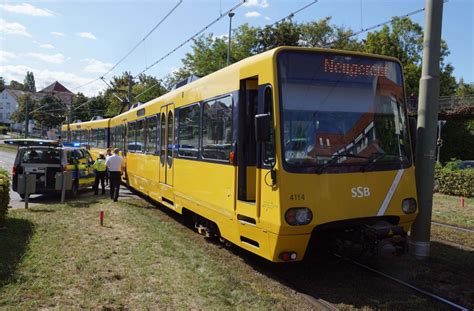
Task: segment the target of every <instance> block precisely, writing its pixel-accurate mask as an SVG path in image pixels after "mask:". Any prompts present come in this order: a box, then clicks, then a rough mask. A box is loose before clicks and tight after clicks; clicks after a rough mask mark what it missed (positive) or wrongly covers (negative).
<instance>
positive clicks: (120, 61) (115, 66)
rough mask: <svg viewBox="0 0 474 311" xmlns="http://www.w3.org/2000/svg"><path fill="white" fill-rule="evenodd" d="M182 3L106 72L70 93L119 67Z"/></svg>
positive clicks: (180, 1) (180, 0)
mask: <svg viewBox="0 0 474 311" xmlns="http://www.w3.org/2000/svg"><path fill="white" fill-rule="evenodd" d="M182 2H183V0H179V2H178V3H177V4H176V5H175V6H174V7H173V8H172V9H171V10H170V11H169V12H168V13H167V14H166V15H165V16H164V17H163V18H162V19H161V20H160V21H159V22H158V23H157V24H156V25H155V26H154V27H153V28H152V29H151V30H150V31H149V32H148V33H147V34H146V35H145V37H143V39H141V40H140V41H138V43H137V44H135V46H134V47H133V48H132V49H131V50H130V51H128V52H127V54H125V55H124V56H123V57H122V58H121V59H120V60H119V61H118V62H117V63H116V64H115V65H113V66H112V67H111V68H110V69H109V70H108V71H107V72H105V73H104V74H103V75H101V76H99V77H97V78H95V79H94V80H91V81H89V82H86V83H84V84H81V85H79V86H77V87H75V88H73V89H71V90H72V91H75V90H78V89H81V88H83V87H85V86H88V85H90V84H92V83H95V82H97V81H99V80H100V79H101V78H103V77H105V76H106V75H107V74H109V73H111V72H112V71H113V70H114V69H115V68H117V66H118V65H120V64H121V63H122V62H123V61H124V60H125V59H126V58H127V57H128V56H130V54H132V53H133V52H134V51H135V50H136V49H137V48H138V47H139V46H140V44H142V43H143V42H145V40H146V39H147V38H148V37H149V36H150V35H151V34H152V33H153V32H154V31H155V30H156V29H157V28H158V27H159V26H160V25H161V24H162V23H163V22H164V21H165V20H166V19H167V18H168V17H169V16H170V15H171V14H172V13H173V12H174V11H175V10H176V9H177V8H178V6H180V5H181V3H182Z"/></svg>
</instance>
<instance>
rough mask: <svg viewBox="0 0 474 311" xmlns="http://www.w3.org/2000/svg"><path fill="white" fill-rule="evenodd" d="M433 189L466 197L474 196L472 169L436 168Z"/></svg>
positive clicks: (473, 172) (473, 173)
mask: <svg viewBox="0 0 474 311" xmlns="http://www.w3.org/2000/svg"><path fill="white" fill-rule="evenodd" d="M435 191H436V192H439V193H442V194H448V195H455V196H463V197H467V198H472V197H474V170H472V169H464V170H450V169H447V168H436V171H435Z"/></svg>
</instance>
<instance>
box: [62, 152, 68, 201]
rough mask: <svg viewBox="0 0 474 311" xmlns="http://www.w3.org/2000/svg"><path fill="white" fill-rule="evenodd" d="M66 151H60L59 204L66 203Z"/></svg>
mask: <svg viewBox="0 0 474 311" xmlns="http://www.w3.org/2000/svg"><path fill="white" fill-rule="evenodd" d="M66 167H67V158H66V151H64V150H63V151H61V204H64V202H65V201H66Z"/></svg>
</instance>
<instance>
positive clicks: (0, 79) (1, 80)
mask: <svg viewBox="0 0 474 311" xmlns="http://www.w3.org/2000/svg"><path fill="white" fill-rule="evenodd" d="M5 85H6V83H5V79H4V78H3V77H0V92H1V91H3V90H4V89H5Z"/></svg>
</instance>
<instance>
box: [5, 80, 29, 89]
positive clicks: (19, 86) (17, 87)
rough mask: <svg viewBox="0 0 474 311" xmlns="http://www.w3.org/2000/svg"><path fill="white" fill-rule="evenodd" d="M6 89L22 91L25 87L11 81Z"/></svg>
mask: <svg viewBox="0 0 474 311" xmlns="http://www.w3.org/2000/svg"><path fill="white" fill-rule="evenodd" d="M8 88H10V89H12V90H23V89H24V88H25V86H24V85H23V84H21V83H20V82H18V81H15V80H11V81H10V85H9V86H8Z"/></svg>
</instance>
